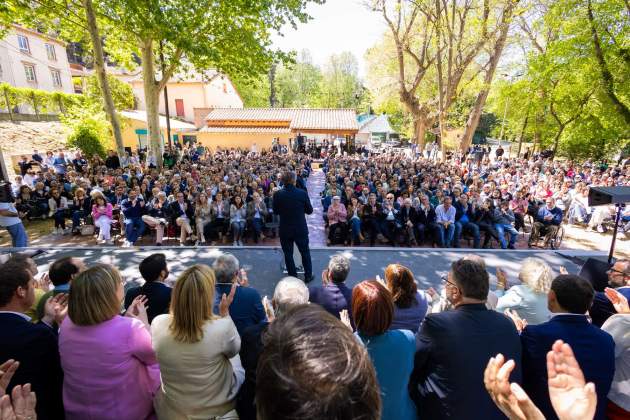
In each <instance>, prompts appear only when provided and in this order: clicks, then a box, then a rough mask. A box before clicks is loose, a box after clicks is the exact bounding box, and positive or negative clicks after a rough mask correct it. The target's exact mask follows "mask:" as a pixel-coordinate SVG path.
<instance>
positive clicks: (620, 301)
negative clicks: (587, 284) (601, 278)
mask: <svg viewBox="0 0 630 420" xmlns="http://www.w3.org/2000/svg"><path fill="white" fill-rule="evenodd" d="M604 293H605V294H606V297H607V298H608V300H609V301H610V303H612V305H613V307H614V308H615V311H617V313H618V314H627V313H630V307H629V305H628V299H627V298H626V297H625V296H624V295H622V294H621V293H619V292H618V291H617V290H615V289H611V288H610V287H607V288H606V289H604Z"/></svg>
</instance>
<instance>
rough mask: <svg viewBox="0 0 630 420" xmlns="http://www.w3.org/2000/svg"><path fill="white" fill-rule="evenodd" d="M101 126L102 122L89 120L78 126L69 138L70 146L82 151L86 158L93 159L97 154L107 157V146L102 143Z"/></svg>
mask: <svg viewBox="0 0 630 420" xmlns="http://www.w3.org/2000/svg"><path fill="white" fill-rule="evenodd" d="M99 125H100V121H96V120H93V119H89V118H87V119H84V120H82V121H81V122H80V123H79V124H76V125H75V127H74V130H73V132H72V134H70V136H69V137H68V146H70V147H76V148H77V149H79V150H81V152H83V155H84V156H86V157H92V156H93V155H95V154H97V155H99V156H101V157H105V151H106V145H104V144H103V141H101V137H100V135H99V132H100V131H101V128H100V127H99Z"/></svg>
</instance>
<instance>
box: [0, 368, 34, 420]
mask: <svg viewBox="0 0 630 420" xmlns="http://www.w3.org/2000/svg"><path fill="white" fill-rule="evenodd" d="M19 365H20V363H19V362H16V361H15V360H12V359H11V360H7V361H6V362H4V363H3V364H1V365H0V420H37V413H36V412H35V405H36V404H37V398H36V397H35V393H34V392H32V391H31V385H30V384H25V385H16V386H14V387H13V389H12V390H11V391H10V394H7V387H8V386H9V382H10V381H11V378H12V377H13V374H14V373H15V371H16V370H17V368H18V367H19Z"/></svg>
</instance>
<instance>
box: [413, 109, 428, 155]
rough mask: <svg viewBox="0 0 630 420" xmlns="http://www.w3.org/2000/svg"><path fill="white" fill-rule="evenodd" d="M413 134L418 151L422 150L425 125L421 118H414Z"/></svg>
mask: <svg viewBox="0 0 630 420" xmlns="http://www.w3.org/2000/svg"><path fill="white" fill-rule="evenodd" d="M413 133H414V135H415V137H416V144H417V145H418V148H419V149H420V150H424V145H425V136H426V133H427V124H426V121H425V120H424V118H422V117H421V116H414V120H413Z"/></svg>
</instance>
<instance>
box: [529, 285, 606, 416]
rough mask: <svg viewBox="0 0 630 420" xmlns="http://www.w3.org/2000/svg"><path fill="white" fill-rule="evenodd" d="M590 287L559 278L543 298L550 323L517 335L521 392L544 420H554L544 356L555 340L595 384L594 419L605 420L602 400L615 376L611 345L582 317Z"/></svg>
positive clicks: (591, 287)
mask: <svg viewBox="0 0 630 420" xmlns="http://www.w3.org/2000/svg"><path fill="white" fill-rule="evenodd" d="M593 294H594V291H593V286H591V284H590V283H589V282H588V281H587V280H585V279H583V278H582V277H579V276H575V275H561V276H558V277H556V278H555V279H554V280H553V282H552V283H551V290H549V294H548V295H547V301H548V303H547V305H548V307H549V310H550V311H551V312H552V313H554V314H555V315H554V316H553V317H552V318H551V320H550V321H548V322H545V323H542V324H538V325H528V326H526V327H525V329H523V332H522V333H521V342H522V344H523V363H522V365H523V389H524V390H525V391H526V392H527V394H529V396H530V397H531V399H532V401H533V402H534V403H535V404H536V406H538V408H539V409H540V411H542V413H543V414H544V415H545V417H546V418H547V419H557V418H558V417H557V416H556V414H555V412H554V410H553V408H552V406H551V401H550V400H549V391H548V385H547V359H546V357H547V352H549V350H550V349H551V346H552V345H553V343H554V342H555V341H556V340H562V341H564V342H565V343H567V344H569V345H570V346H571V348H572V349H573V353H575V358H576V359H577V361H578V363H579V364H580V367H581V368H582V371H583V372H584V378H585V380H586V381H587V382H593V383H594V384H595V391H596V392H597V411H596V413H595V419H602V420H603V419H605V418H606V415H605V410H606V401H607V399H606V396H607V395H608V391H609V390H610V385H611V383H612V380H613V376H614V373H615V343H614V341H613V338H612V337H611V336H610V334H608V333H607V332H604V331H602V330H600V329H599V328H597V327H595V326H594V325H592V324H591V323H590V322H589V321H588V318H587V317H586V315H585V313H586V311H588V309H589V307H590V306H591V303H592V302H593Z"/></svg>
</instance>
